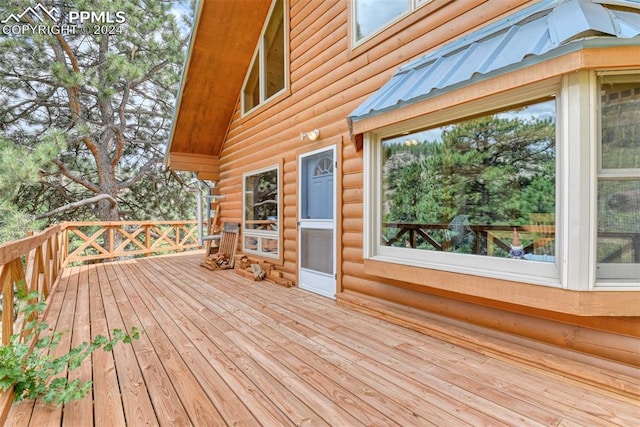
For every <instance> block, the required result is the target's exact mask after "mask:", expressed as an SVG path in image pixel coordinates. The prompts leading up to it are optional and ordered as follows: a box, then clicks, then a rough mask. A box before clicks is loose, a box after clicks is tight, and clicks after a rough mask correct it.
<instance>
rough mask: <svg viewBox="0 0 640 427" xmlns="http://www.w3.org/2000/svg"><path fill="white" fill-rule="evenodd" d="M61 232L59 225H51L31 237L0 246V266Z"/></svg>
mask: <svg viewBox="0 0 640 427" xmlns="http://www.w3.org/2000/svg"><path fill="white" fill-rule="evenodd" d="M61 230H62V226H61V225H59V224H58V225H52V226H51V227H49V228H47V229H45V230H44V231H41V232H39V233H37V234H34V235H33V236H27V237H25V238H22V239H20V240H14V241H11V242H6V243H2V244H0V266H2V265H4V264H7V263H8V262H10V261H13V260H14V259H16V258H18V257H20V256H22V255H24V254H26V253H29V251H30V250H32V249H33V248H36V247H38V246H40V245H42V244H43V243H44V242H46V241H47V240H49V239H50V238H51V236H53V235H54V234H57V233H59V232H60V231H61Z"/></svg>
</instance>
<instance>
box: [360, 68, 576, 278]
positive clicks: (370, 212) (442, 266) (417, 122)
mask: <svg viewBox="0 0 640 427" xmlns="http://www.w3.org/2000/svg"><path fill="white" fill-rule="evenodd" d="M565 96H566V95H565V94H563V91H561V85H560V81H559V79H554V80H553V81H552V82H545V83H543V84H538V85H532V86H531V87H528V88H522V89H520V90H515V91H513V92H510V93H508V94H501V95H496V96H493V97H491V98H490V99H485V100H481V101H475V102H472V103H469V104H466V105H463V106H459V107H453V108H450V109H448V110H443V111H439V112H436V113H433V114H430V115H428V116H427V117H421V118H418V119H414V120H411V121H409V122H405V123H403V124H402V125H392V126H388V127H385V128H382V129H378V130H376V131H374V132H370V133H368V134H366V135H365V148H364V165H365V166H364V182H365V191H364V195H363V197H364V230H365V231H364V253H363V256H364V258H365V259H371V260H376V261H383V262H390V263H395V264H404V265H407V266H413V267H423V268H428V269H435V270H444V271H451V272H456V273H463V274H472V275H476V276H484V277H493V278H497V279H504V280H512V281H518V282H526V283H533V284H540V285H546V286H553V287H562V286H563V282H564V280H563V277H562V272H563V260H565V259H566V250H567V244H566V240H565V239H566V236H565V233H563V224H565V223H566V220H565V219H564V217H565V213H566V211H567V206H566V201H567V199H566V198H565V197H564V196H563V195H564V194H566V191H567V182H568V180H567V178H566V177H565V176H563V173H562V168H563V167H564V163H565V159H566V157H567V156H566V154H565V153H566V152H567V146H566V144H567V143H568V141H567V139H566V138H562V135H563V134H564V133H566V132H565V129H564V126H565V123H566V120H563V118H562V117H563V116H565V115H566V109H567V108H568V105H567V103H566V102H564V101H565ZM549 97H555V98H556V156H557V157H556V251H555V253H556V257H555V262H554V263H550V262H538V261H529V260H515V259H507V258H497V257H488V256H478V255H468V254H456V253H450V252H436V251H426V250H421V249H409V248H399V247H390V246H384V245H382V244H381V243H380V236H381V235H382V230H381V228H382V212H381V203H380V201H381V200H382V188H381V185H380V183H381V182H382V177H381V173H382V171H381V167H380V165H381V164H382V157H381V156H382V143H381V141H382V139H384V138H386V137H390V136H395V135H399V134H401V133H403V132H411V131H415V130H419V129H424V128H433V127H437V126H441V125H443V124H446V123H451V122H455V121H462V120H464V119H465V118H467V117H470V116H474V115H476V116H477V115H478V113H481V112H482V111H486V112H487V114H489V113H491V112H494V111H497V110H507V109H509V108H510V107H514V106H518V105H523V104H525V103H535V102H536V101H539V100H541V99H545V98H549ZM564 283H566V282H564Z"/></svg>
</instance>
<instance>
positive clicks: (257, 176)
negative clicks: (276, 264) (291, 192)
mask: <svg viewBox="0 0 640 427" xmlns="http://www.w3.org/2000/svg"><path fill="white" fill-rule="evenodd" d="M279 170H280V168H279V166H273V167H270V168H267V169H262V170H259V171H255V172H250V173H248V174H245V175H244V179H243V194H244V200H243V202H244V203H243V204H244V206H243V210H244V216H243V222H242V241H243V243H242V250H243V251H244V252H248V253H253V254H255V255H260V256H265V257H269V258H279V256H280V232H279V229H280V214H279V212H280V203H279V194H280V173H279Z"/></svg>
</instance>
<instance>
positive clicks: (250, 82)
mask: <svg viewBox="0 0 640 427" xmlns="http://www.w3.org/2000/svg"><path fill="white" fill-rule="evenodd" d="M284 18H285V9H284V1H283V0H276V2H275V5H274V6H273V10H272V12H271V15H270V16H269V22H268V24H267V26H266V27H265V30H264V32H263V33H262V36H261V38H260V42H259V43H258V49H257V51H256V54H255V56H254V58H253V62H252V63H251V67H250V68H249V74H248V75H247V78H246V81H245V84H244V88H243V91H242V99H243V100H242V111H243V112H244V113H246V112H248V111H250V110H252V109H253V108H255V107H257V106H258V105H260V104H262V103H263V102H265V101H266V100H268V99H269V98H271V97H273V96H274V95H277V94H278V93H280V92H282V90H283V89H284V88H285V80H286V65H285V64H286V60H287V57H286V54H285V52H286V42H285V28H286V27H285V19H284Z"/></svg>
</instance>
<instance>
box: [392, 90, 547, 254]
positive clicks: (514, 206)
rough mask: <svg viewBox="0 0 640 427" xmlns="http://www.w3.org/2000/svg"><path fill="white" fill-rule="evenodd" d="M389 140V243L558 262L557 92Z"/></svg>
mask: <svg viewBox="0 0 640 427" xmlns="http://www.w3.org/2000/svg"><path fill="white" fill-rule="evenodd" d="M382 145H383V155H382V165H381V166H382V182H381V187H382V199H381V206H380V208H381V210H382V221H383V223H382V227H381V230H382V235H381V244H383V245H387V246H395V247H402V248H412V249H420V250H428V251H441V252H453V253H459V254H473V255H485V256H494V257H502V258H519V259H528V260H536V261H543V262H554V260H555V220H554V216H555V206H556V204H555V180H556V177H555V175H556V173H555V167H556V149H555V101H554V100H550V101H546V102H541V103H537V104H533V105H528V106H526V107H522V108H517V109H511V110H508V111H504V112H501V113H498V114H490V115H486V116H482V117H479V118H475V119H472V120H466V121H461V122H457V123H454V124H450V125H446V126H442V127H438V128H433V129H429V130H426V131H421V132H416V133H410V134H407V135H402V136H399V137H397V136H395V137H394V136H392V137H389V138H385V139H384V140H383V141H382Z"/></svg>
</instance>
